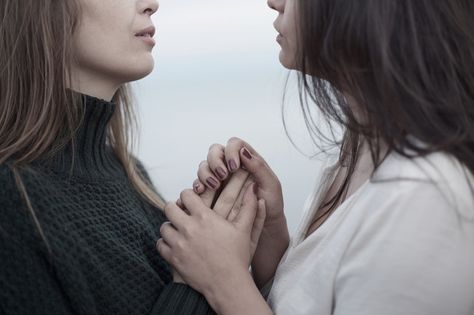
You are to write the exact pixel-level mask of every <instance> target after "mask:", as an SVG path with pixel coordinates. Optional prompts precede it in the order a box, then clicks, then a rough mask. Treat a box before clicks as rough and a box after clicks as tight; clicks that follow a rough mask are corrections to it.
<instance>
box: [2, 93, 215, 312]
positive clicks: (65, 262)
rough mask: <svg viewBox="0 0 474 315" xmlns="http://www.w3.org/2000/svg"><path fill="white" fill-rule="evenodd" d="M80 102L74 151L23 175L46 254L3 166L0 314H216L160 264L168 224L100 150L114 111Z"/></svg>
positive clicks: (95, 102)
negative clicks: (81, 117) (159, 241)
mask: <svg viewBox="0 0 474 315" xmlns="http://www.w3.org/2000/svg"><path fill="white" fill-rule="evenodd" d="M83 98H84V100H85V102H84V103H85V110H84V114H85V115H84V120H83V122H82V123H81V127H80V128H79V130H78V131H77V134H76V137H75V139H74V141H73V143H74V145H73V144H70V145H69V146H67V147H66V148H64V149H63V150H62V151H61V152H58V153H56V154H55V155H54V156H53V157H50V158H48V159H47V160H46V159H45V160H43V161H38V162H35V163H34V164H33V165H31V167H29V168H28V169H24V170H22V171H21V172H20V174H21V177H22V179H23V182H24V184H25V186H26V190H27V193H28V196H29V198H30V200H31V203H32V206H33V208H34V211H35V213H36V216H37V218H38V220H39V222H40V225H41V228H42V230H43V232H44V235H45V238H46V240H47V244H48V246H49V249H50V251H49V250H48V246H46V243H45V242H44V240H43V239H42V238H41V237H40V234H39V232H38V229H37V228H36V226H35V224H34V221H33V219H32V216H31V215H30V213H29V211H28V209H27V207H26V204H25V201H24V199H23V198H22V197H21V195H20V193H19V190H18V188H17V186H16V183H15V180H14V177H13V173H12V171H11V168H10V167H9V166H8V165H0V313H2V314H88V315H93V314H140V315H143V314H214V312H213V311H212V309H211V308H210V307H209V305H208V304H207V302H206V301H205V299H204V298H203V297H202V296H201V295H200V294H198V293H197V292H196V291H194V290H193V289H191V288H190V287H189V286H186V285H183V284H174V283H172V278H171V275H170V269H169V266H168V265H167V263H166V262H165V261H164V260H163V259H162V258H161V257H160V256H159V255H158V252H157V250H156V248H155V243H156V241H157V239H158V238H159V228H160V226H161V224H162V223H163V222H164V221H165V217H164V215H163V214H162V212H161V211H160V210H159V209H156V208H153V207H152V206H151V205H149V204H147V203H146V202H144V201H143V200H142V199H141V198H140V197H139V195H138V194H137V193H136V191H134V190H133V188H132V186H131V184H130V182H129V181H128V179H127V177H126V174H125V171H124V170H123V168H122V166H121V164H120V163H119V161H118V160H117V159H116V157H115V155H114V153H113V152H112V150H111V149H110V147H109V146H108V145H107V144H106V137H105V135H106V131H107V128H108V123H109V121H110V119H111V117H112V115H113V113H114V110H115V105H114V104H113V103H109V102H105V101H101V100H98V99H96V98H93V97H89V96H84V97H83ZM143 175H144V176H145V177H146V178H148V175H147V174H146V172H145V171H144V170H143Z"/></svg>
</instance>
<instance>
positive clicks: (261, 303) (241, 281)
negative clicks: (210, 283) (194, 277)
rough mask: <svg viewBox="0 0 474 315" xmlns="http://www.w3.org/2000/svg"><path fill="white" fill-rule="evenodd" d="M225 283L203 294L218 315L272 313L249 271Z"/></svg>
mask: <svg viewBox="0 0 474 315" xmlns="http://www.w3.org/2000/svg"><path fill="white" fill-rule="evenodd" d="M224 282H225V283H224ZM224 282H223V283H222V285H221V286H214V288H213V289H211V290H208V291H207V292H206V293H203V294H204V296H205V298H206V300H207V301H208V302H209V304H210V305H211V307H212V308H213V309H214V311H215V312H216V313H217V314H222V315H233V314H239V315H240V314H270V313H271V312H268V311H269V310H270V309H269V308H268V306H267V304H266V302H265V300H264V299H263V297H262V296H261V294H260V291H259V290H258V289H257V286H256V285H255V283H254V281H253V278H252V276H251V274H250V272H249V271H248V270H246V271H241V272H239V273H235V274H234V275H233V276H231V278H230V279H229V278H227V279H225V281H224Z"/></svg>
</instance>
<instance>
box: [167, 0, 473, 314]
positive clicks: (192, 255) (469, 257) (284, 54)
mask: <svg viewBox="0 0 474 315" xmlns="http://www.w3.org/2000/svg"><path fill="white" fill-rule="evenodd" d="M268 3H269V6H270V7H271V8H272V9H274V10H276V11H277V12H278V13H279V15H278V18H277V19H276V21H275V23H274V25H275V28H276V29H277V31H278V32H279V35H278V38H277V41H278V42H279V43H280V45H281V53H280V61H281V63H282V64H283V65H284V66H285V67H287V68H289V69H294V70H297V71H298V73H299V78H300V80H299V82H300V91H301V96H302V98H301V99H302V100H303V101H302V106H303V109H304V110H305V113H306V114H308V115H307V116H306V117H309V106H314V105H313V104H312V103H315V105H316V106H317V107H318V108H319V110H320V112H321V113H322V115H324V117H325V118H326V119H327V120H328V121H329V122H330V123H331V124H333V126H334V125H339V126H341V127H342V128H343V130H344V131H345V133H344V137H343V139H342V141H340V142H337V143H335V144H337V145H338V148H339V154H337V155H336V156H335V157H334V158H330V159H329V161H328V167H327V168H325V170H324V172H323V173H322V177H321V178H319V177H318V179H317V184H316V188H315V192H314V193H313V195H312V196H311V197H310V198H309V200H308V203H307V205H306V212H305V215H304V218H303V220H302V223H301V224H300V226H299V228H298V230H297V231H296V234H295V235H294V237H293V238H291V241H290V238H289V237H288V229H287V224H286V219H285V215H284V212H283V198H282V192H281V186H280V183H279V181H278V179H277V178H276V176H275V174H274V173H273V172H272V171H271V170H270V168H269V167H268V165H267V164H266V163H265V161H264V160H263V158H262V157H261V156H260V155H259V154H258V153H257V152H256V151H255V150H254V149H253V148H252V147H251V146H250V145H249V144H247V143H246V142H244V141H243V140H240V139H238V138H232V139H231V140H229V142H228V143H227V144H226V145H225V146H223V145H213V146H212V147H211V149H210V151H209V154H208V157H207V160H206V161H205V162H203V163H201V165H200V167H199V171H198V177H199V179H198V180H197V181H196V182H195V185H194V191H191V190H186V191H184V192H183V193H182V194H181V196H180V202H179V203H178V204H179V206H178V205H176V204H168V205H167V207H166V208H165V211H166V214H167V217H168V218H169V219H170V221H171V223H172V224H167V225H164V226H163V227H162V229H161V230H162V237H163V239H161V240H160V241H159V242H158V249H159V251H160V252H161V253H162V255H163V257H164V258H165V259H166V260H168V261H169V262H170V263H171V264H172V265H173V266H174V267H175V270H176V271H177V272H178V273H179V274H180V275H181V276H182V277H183V279H184V280H185V281H186V282H187V283H188V284H190V285H191V286H192V287H194V288H195V289H197V290H198V291H200V292H201V293H203V295H204V296H205V297H206V299H207V300H208V301H209V303H210V304H211V306H212V307H213V308H214V309H215V310H216V312H217V313H219V314H272V313H274V314H279V315H299V314H318V315H327V314H338V315H349V314H350V315H357V314H361V315H362V314H364V315H372V314H374V315H375V314H384V315H392V314H429V315H434V314H439V315H445V314H459V315H469V314H474V72H473V71H472V69H474V33H473V31H472V30H474V19H473V17H474V4H473V3H472V2H471V1H469V0H450V1H447V0H440V1H429V0H420V1H412V0H397V1H392V0H378V1H370V0H360V1H351V0H308V1H306V0H305V1H303V0H301V1H298V0H269V2H268ZM308 99H309V100H311V101H312V102H311V103H310V102H306V101H305V100H308ZM308 120H309V121H308V123H309V124H310V125H311V122H312V121H311V120H310V118H308ZM312 127H313V129H312V131H313V135H318V132H319V130H318V126H314V125H312ZM241 167H242V168H244V169H246V170H247V171H248V172H249V173H250V174H251V175H252V177H253V178H254V180H255V182H256V184H255V185H253V187H254V191H255V192H254V193H253V194H252V193H247V195H245V197H244V206H243V207H242V208H241V209H240V212H239V211H238V208H239V207H236V208H237V211H235V209H234V211H233V212H232V213H231V214H230V215H227V214H226V213H224V215H223V214H222V213H214V212H212V211H211V210H210V209H211V206H210V204H209V202H206V201H205V200H203V198H202V196H203V195H202V194H203V193H204V194H206V193H205V192H207V194H209V192H214V191H216V189H218V188H219V186H221V185H222V182H223V181H225V180H226V179H227V177H229V175H228V174H229V173H232V172H235V171H236V170H237V169H239V168H241ZM227 170H228V171H229V172H228V171H227ZM216 182H217V183H218V184H216ZM204 191H205V192H204ZM200 194H201V196H199V195H200ZM182 209H185V210H186V211H182ZM235 212H237V213H238V214H237V215H235ZM222 215H223V216H224V217H226V218H227V220H225V219H224V218H222ZM264 215H266V218H265V221H264V224H263V230H262V233H261V237H260V240H259V242H258V246H257V248H256V251H255V255H252V253H253V249H252V244H253V243H255V235H256V234H258V233H256V232H255V231H256V230H259V229H260V228H261V226H260V225H259V224H260V223H258V222H261V220H262V218H263V217H264ZM255 216H256V217H257V220H255V221H254V218H255ZM255 222H257V223H255ZM255 226H257V227H255ZM252 241H253V243H252ZM249 262H251V268H252V273H251V274H250V273H249V272H248V266H249ZM267 283H270V284H271V283H273V285H272V287H271V291H270V293H269V296H268V299H267V300H265V299H264V297H263V296H262V294H261V293H260V291H259V289H262V288H263V287H264V286H265V284H267Z"/></svg>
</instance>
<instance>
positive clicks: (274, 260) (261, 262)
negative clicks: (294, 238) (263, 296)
mask: <svg viewBox="0 0 474 315" xmlns="http://www.w3.org/2000/svg"><path fill="white" fill-rule="evenodd" d="M289 242H290V236H289V232H288V226H287V223H286V219H285V218H284V217H283V218H282V219H281V220H280V221H279V222H276V223H275V224H273V225H272V226H268V227H266V228H264V229H263V231H262V235H261V237H260V241H259V243H258V247H257V250H256V252H255V255H254V258H253V260H252V273H253V277H254V281H255V283H256V285H257V287H259V288H261V287H263V286H264V285H265V284H266V283H267V282H268V281H269V280H270V279H271V278H272V277H273V276H274V275H275V271H276V269H277V267H278V264H279V262H280V260H281V258H282V257H283V255H284V254H285V252H286V250H287V248H288V244H289Z"/></svg>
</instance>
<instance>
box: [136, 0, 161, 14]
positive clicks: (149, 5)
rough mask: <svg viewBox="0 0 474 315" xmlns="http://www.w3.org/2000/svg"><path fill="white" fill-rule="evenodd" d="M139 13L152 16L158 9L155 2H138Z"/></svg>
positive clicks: (154, 0)
mask: <svg viewBox="0 0 474 315" xmlns="http://www.w3.org/2000/svg"><path fill="white" fill-rule="evenodd" d="M139 5H140V8H139V9H140V12H141V13H143V14H147V15H149V16H152V15H153V14H155V12H156V11H158V8H159V7H160V5H159V3H158V1H157V0H142V1H141V2H140V4H139Z"/></svg>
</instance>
